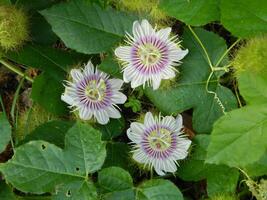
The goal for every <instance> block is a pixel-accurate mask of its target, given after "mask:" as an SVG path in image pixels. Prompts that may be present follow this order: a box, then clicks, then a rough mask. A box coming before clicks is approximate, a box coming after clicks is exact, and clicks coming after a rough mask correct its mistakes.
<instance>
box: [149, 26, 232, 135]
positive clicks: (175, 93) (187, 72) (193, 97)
mask: <svg viewBox="0 0 267 200" xmlns="http://www.w3.org/2000/svg"><path fill="white" fill-rule="evenodd" d="M195 32H196V34H197V35H198V37H199V38H200V40H201V41H202V43H203V44H204V46H205V47H206V49H207V52H208V54H209V56H210V58H211V62H212V63H213V65H215V63H217V61H218V60H219V58H220V57H221V56H222V54H223V53H224V52H225V50H226V45H225V41H224V40H223V39H222V38H220V37H219V36H217V35H215V34H214V33H211V32H208V31H205V30H203V29H196V30H195ZM183 46H184V47H186V48H188V49H189V54H188V55H187V56H186V58H185V59H184V60H183V64H182V65H181V66H180V67H179V71H180V73H179V74H178V75H177V76H179V78H178V81H177V83H176V84H175V85H174V86H173V87H171V88H162V89H159V90H156V91H153V90H152V89H147V90H146V95H147V96H148V97H149V99H150V100H151V101H152V102H153V103H154V105H155V106H156V107H157V108H158V109H159V110H160V111H161V112H163V113H164V114H174V113H179V112H183V111H185V110H188V109H191V108H193V128H194V130H195V131H196V132H198V133H209V132H211V129H212V125H213V123H214V122H215V121H216V120H217V119H218V118H219V117H220V116H221V115H223V112H222V108H221V106H220V104H219V102H217V99H215V97H214V94H210V93H208V92H207V91H206V88H205V87H206V83H207V79H208V76H209V74H210V72H211V69H210V67H209V65H208V62H207V60H206V57H205V54H204V53H203V50H202V49H201V47H200V46H199V44H198V43H197V41H196V40H195V39H194V37H193V35H192V34H191V33H190V32H189V31H188V30H187V31H185V34H184V35H183ZM225 62H226V60H224V62H223V63H224V64H225ZM209 90H212V91H214V92H216V93H217V96H218V97H219V99H220V101H221V102H222V104H223V105H224V107H225V108H226V111H229V110H231V109H233V108H235V107H236V99H235V96H234V95H233V93H232V92H231V91H230V90H229V89H228V88H226V87H223V86H221V85H220V83H219V79H218V77H217V76H215V75H214V76H212V78H211V80H210V82H209Z"/></svg>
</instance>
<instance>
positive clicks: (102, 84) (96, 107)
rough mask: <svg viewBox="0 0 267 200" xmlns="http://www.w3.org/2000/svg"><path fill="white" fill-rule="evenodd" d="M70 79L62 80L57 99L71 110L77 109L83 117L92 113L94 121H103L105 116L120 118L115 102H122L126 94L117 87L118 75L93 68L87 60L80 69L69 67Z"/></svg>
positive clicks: (87, 117) (85, 118) (120, 81)
mask: <svg viewBox="0 0 267 200" xmlns="http://www.w3.org/2000/svg"><path fill="white" fill-rule="evenodd" d="M70 74H71V77H72V79H73V80H72V82H70V81H66V82H67V85H66V86H65V92H64V94H62V96H61V99H62V100H63V101H65V102H66V103H67V104H69V105H70V107H72V108H74V110H78V111H79V116H80V118H81V119H83V120H89V119H91V118H92V117H95V118H96V120H97V121H98V123H100V124H107V123H108V122H109V118H120V117H121V114H120V112H119V111H118V109H117V108H116V104H123V103H124V102H125V101H126V99H127V97H126V96H125V95H124V94H123V93H121V92H120V91H119V90H120V89H121V86H122V84H123V81H122V80H120V79H109V76H108V75H107V74H106V73H104V72H101V71H99V70H97V69H96V68H95V67H94V66H93V64H92V63H91V62H90V61H89V62H88V64H87V65H86V66H85V67H84V69H82V70H80V69H72V70H71V72H70Z"/></svg>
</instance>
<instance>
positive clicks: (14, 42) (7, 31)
mask: <svg viewBox="0 0 267 200" xmlns="http://www.w3.org/2000/svg"><path fill="white" fill-rule="evenodd" d="M27 40H29V33H28V18H27V16H26V14H25V13H24V12H23V11H22V10H21V9H17V8H16V7H14V6H0V48H2V49H4V50H5V51H7V50H14V49H16V48H18V47H20V46H21V45H22V44H23V43H24V42H25V41H27Z"/></svg>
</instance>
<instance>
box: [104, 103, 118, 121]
mask: <svg viewBox="0 0 267 200" xmlns="http://www.w3.org/2000/svg"><path fill="white" fill-rule="evenodd" d="M106 111H107V113H108V115H109V117H110V118H115V119H119V118H121V113H120V111H118V110H117V109H116V108H114V107H113V106H110V107H108V108H107V109H106Z"/></svg>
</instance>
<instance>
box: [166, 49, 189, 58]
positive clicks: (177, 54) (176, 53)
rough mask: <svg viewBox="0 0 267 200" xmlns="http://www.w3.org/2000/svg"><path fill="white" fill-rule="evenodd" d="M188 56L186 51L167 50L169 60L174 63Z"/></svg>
mask: <svg viewBox="0 0 267 200" xmlns="http://www.w3.org/2000/svg"><path fill="white" fill-rule="evenodd" d="M187 54H188V49H186V50H182V49H180V48H177V47H176V48H172V49H170V50H169V58H170V59H171V60H173V61H175V62H178V61H180V60H182V59H183V58H184V57H185V56H186V55H187Z"/></svg>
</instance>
